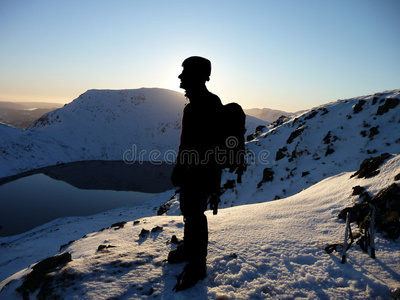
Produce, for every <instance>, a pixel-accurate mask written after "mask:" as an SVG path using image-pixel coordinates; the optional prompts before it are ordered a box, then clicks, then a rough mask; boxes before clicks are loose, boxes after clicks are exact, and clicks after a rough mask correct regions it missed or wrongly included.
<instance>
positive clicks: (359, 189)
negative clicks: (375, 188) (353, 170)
mask: <svg viewBox="0 0 400 300" xmlns="http://www.w3.org/2000/svg"><path fill="white" fill-rule="evenodd" d="M364 191H365V188H364V187H362V186H359V185H356V186H353V193H352V194H351V195H352V196H356V195H361V194H362V193H363V192H364Z"/></svg>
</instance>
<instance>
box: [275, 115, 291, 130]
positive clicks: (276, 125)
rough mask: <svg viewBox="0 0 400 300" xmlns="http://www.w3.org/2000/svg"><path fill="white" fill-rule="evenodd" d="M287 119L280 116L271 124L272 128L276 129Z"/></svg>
mask: <svg viewBox="0 0 400 300" xmlns="http://www.w3.org/2000/svg"><path fill="white" fill-rule="evenodd" d="M287 119H288V117H286V116H283V115H282V116H280V117H279V118H278V119H277V120H276V121H274V122H272V125H273V128H275V127H278V126H280V125H282V124H283V123H285V122H286V121H287Z"/></svg>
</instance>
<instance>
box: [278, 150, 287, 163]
mask: <svg viewBox="0 0 400 300" xmlns="http://www.w3.org/2000/svg"><path fill="white" fill-rule="evenodd" d="M286 151H287V148H286V147H283V148H280V149H279V150H278V151H277V152H276V155H275V160H276V161H278V160H280V159H282V158H284V157H285V156H286V154H285V152H286Z"/></svg>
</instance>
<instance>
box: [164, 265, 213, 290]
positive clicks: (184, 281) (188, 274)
mask: <svg viewBox="0 0 400 300" xmlns="http://www.w3.org/2000/svg"><path fill="white" fill-rule="evenodd" d="M206 273H207V267H206V263H205V261H203V262H190V263H188V264H187V265H186V266H185V268H184V269H183V272H182V273H181V274H180V275H179V276H178V280H177V283H176V285H175V286H174V288H173V289H172V290H173V291H176V292H179V291H183V290H186V289H188V288H190V287H192V286H194V285H195V284H196V283H197V282H198V281H199V280H202V279H204V278H206V276H207V274H206Z"/></svg>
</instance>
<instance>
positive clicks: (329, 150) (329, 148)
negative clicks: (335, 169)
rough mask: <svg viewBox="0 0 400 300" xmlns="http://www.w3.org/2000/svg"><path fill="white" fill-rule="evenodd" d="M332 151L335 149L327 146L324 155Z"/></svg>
mask: <svg viewBox="0 0 400 300" xmlns="http://www.w3.org/2000/svg"><path fill="white" fill-rule="evenodd" d="M334 152H335V149H333V148H331V147H329V146H328V148H327V149H326V151H325V156H328V155H330V154H332V153H334Z"/></svg>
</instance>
